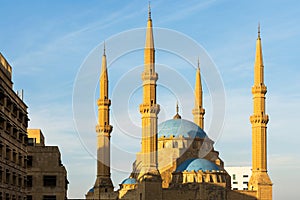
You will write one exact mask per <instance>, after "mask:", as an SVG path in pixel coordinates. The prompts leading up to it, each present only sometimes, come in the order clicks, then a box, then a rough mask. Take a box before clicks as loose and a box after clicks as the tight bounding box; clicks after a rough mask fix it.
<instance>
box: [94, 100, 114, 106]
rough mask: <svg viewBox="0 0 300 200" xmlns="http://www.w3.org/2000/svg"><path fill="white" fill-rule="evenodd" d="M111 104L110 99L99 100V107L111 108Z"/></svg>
mask: <svg viewBox="0 0 300 200" xmlns="http://www.w3.org/2000/svg"><path fill="white" fill-rule="evenodd" d="M110 104H111V101H110V99H98V100H97V105H98V106H110Z"/></svg>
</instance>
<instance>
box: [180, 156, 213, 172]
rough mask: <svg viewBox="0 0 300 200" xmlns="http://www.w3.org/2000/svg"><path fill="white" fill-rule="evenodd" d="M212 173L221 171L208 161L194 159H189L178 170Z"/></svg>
mask: <svg viewBox="0 0 300 200" xmlns="http://www.w3.org/2000/svg"><path fill="white" fill-rule="evenodd" d="M185 170H186V171H189V172H190V171H193V170H194V171H199V170H202V171H206V170H208V171H212V170H219V167H218V166H217V165H216V164H215V163H213V162H211V161H209V160H206V159H202V158H192V159H187V160H186V161H184V162H183V163H181V165H179V166H178V167H177V169H176V172H183V171H185Z"/></svg>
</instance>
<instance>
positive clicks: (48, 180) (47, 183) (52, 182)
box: [43, 176, 56, 187]
mask: <svg viewBox="0 0 300 200" xmlns="http://www.w3.org/2000/svg"><path fill="white" fill-rule="evenodd" d="M43 181H44V187H55V186H56V176H44V177H43Z"/></svg>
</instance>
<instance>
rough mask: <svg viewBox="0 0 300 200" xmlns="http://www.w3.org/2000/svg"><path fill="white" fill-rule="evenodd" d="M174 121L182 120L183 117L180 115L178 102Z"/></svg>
mask: <svg viewBox="0 0 300 200" xmlns="http://www.w3.org/2000/svg"><path fill="white" fill-rule="evenodd" d="M173 119H181V116H180V115H179V106H178V101H177V102H176V115H175V116H174V117H173Z"/></svg>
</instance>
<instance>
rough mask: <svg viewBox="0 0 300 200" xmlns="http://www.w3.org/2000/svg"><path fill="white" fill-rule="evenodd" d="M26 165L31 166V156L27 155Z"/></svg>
mask: <svg viewBox="0 0 300 200" xmlns="http://www.w3.org/2000/svg"><path fill="white" fill-rule="evenodd" d="M27 167H32V156H27Z"/></svg>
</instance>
